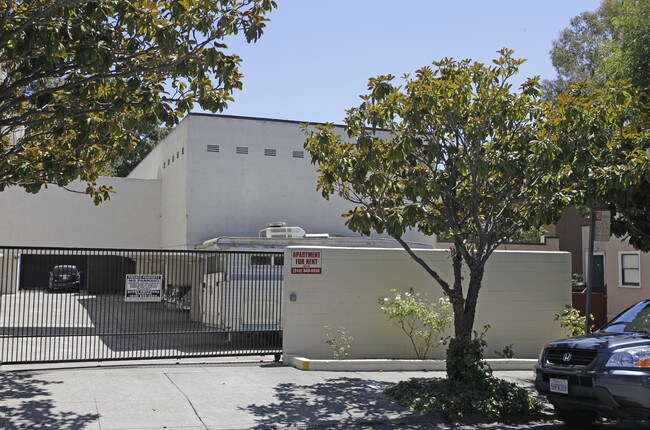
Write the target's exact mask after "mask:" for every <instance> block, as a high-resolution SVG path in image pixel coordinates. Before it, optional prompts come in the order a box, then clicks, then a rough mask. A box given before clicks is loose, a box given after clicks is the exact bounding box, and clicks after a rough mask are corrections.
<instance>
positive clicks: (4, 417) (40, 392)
mask: <svg viewBox="0 0 650 430" xmlns="http://www.w3.org/2000/svg"><path fill="white" fill-rule="evenodd" d="M61 383H62V382H58V381H45V380H40V379H37V378H35V377H34V376H33V375H32V374H30V373H22V372H20V373H19V372H15V373H3V372H0V428H2V429H5V430H9V429H14V428H57V429H62V428H69V429H79V428H84V427H85V426H86V425H88V424H89V423H93V422H97V420H98V418H99V414H77V413H75V412H66V411H64V410H61V409H60V408H59V407H57V405H56V404H55V402H54V401H53V400H52V399H51V395H52V393H51V392H50V391H49V390H48V386H49V385H54V384H61ZM80 400H86V399H80Z"/></svg>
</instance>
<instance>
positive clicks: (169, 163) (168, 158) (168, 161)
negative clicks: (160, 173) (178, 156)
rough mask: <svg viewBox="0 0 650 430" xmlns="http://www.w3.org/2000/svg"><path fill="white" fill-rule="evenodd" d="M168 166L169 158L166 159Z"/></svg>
mask: <svg viewBox="0 0 650 430" xmlns="http://www.w3.org/2000/svg"><path fill="white" fill-rule="evenodd" d="M169 164H170V163H169V158H168V159H167V165H168V166H169Z"/></svg>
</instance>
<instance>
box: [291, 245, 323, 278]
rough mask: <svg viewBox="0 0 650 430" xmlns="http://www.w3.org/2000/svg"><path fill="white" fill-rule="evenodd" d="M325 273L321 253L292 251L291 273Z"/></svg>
mask: <svg viewBox="0 0 650 430" xmlns="http://www.w3.org/2000/svg"><path fill="white" fill-rule="evenodd" d="M322 272H323V261H322V259H321V251H291V273H292V274H294V275H320V274H321V273H322Z"/></svg>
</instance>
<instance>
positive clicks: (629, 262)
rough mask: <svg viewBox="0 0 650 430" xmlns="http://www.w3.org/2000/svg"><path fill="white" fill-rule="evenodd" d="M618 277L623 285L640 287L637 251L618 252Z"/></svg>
mask: <svg viewBox="0 0 650 430" xmlns="http://www.w3.org/2000/svg"><path fill="white" fill-rule="evenodd" d="M619 255H620V261H619V264H620V268H621V272H620V277H621V286H623V287H640V286H641V271H640V265H639V253H638V252H621V253H620V254H619Z"/></svg>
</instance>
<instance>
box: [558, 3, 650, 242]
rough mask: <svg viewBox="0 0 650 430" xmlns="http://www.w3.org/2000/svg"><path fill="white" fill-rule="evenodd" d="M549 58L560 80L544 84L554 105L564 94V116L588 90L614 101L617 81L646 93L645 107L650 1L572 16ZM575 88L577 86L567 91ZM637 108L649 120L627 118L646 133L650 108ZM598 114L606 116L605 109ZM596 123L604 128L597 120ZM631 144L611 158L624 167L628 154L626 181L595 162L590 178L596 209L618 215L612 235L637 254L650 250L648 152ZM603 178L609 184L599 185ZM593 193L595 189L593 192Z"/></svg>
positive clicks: (640, 143) (649, 92)
mask: <svg viewBox="0 0 650 430" xmlns="http://www.w3.org/2000/svg"><path fill="white" fill-rule="evenodd" d="M551 59H552V61H553V65H554V66H555V68H556V70H557V72H558V76H557V78H556V79H555V80H553V81H550V82H548V85H546V87H547V88H548V91H547V95H548V99H549V100H550V99H551V98H553V97H555V96H557V94H558V93H560V92H563V91H564V92H566V94H565V95H564V96H560V98H564V100H562V99H560V100H559V103H560V112H563V111H566V110H567V109H568V110H572V111H576V110H577V109H574V107H573V106H571V104H572V103H573V102H574V101H575V99H576V97H577V98H579V99H581V100H578V108H579V109H583V108H584V104H585V103H584V100H585V99H586V97H585V96H584V93H585V92H586V91H588V90H590V88H591V91H593V89H594V88H598V89H600V90H601V92H600V94H596V95H595V98H596V99H600V100H601V101H604V97H606V96H605V95H606V94H609V96H607V97H610V98H611V97H612V94H613V89H614V88H615V87H616V85H615V84H612V82H613V81H616V80H618V79H626V80H628V81H629V82H631V83H632V84H633V85H634V86H635V88H634V89H628V90H626V91H629V92H631V93H635V92H637V93H640V94H643V95H644V97H645V100H646V103H647V101H648V100H649V98H650V0H603V1H602V3H601V4H600V7H599V8H598V9H597V10H595V11H594V12H583V13H581V14H580V15H578V16H576V17H574V18H573V19H572V20H571V22H570V26H569V27H567V28H566V29H564V30H563V31H562V32H561V33H560V36H559V38H558V39H557V40H556V41H555V42H554V43H553V49H552V50H551ZM571 83H574V84H575V83H577V84H579V85H578V86H577V87H574V88H571V89H567V87H568V86H569V85H570V84H571ZM578 89H579V90H578ZM615 91H618V92H619V93H620V92H621V91H620V86H619V90H615ZM580 94H582V95H580ZM640 94H634V97H636V98H637V99H638V96H639V95H640ZM617 97H620V95H619V96H617ZM635 103H636V105H635V106H633V113H634V114H635V115H641V117H643V116H645V119H643V118H634V119H629V117H630V116H631V115H627V116H628V120H631V121H634V122H637V123H638V122H643V121H645V129H648V126H649V125H650V108H649V107H648V105H647V104H646V106H645V107H641V108H639V107H638V102H635ZM601 104H602V103H601ZM583 110H584V109H583ZM600 110H601V112H602V108H601V109H600ZM610 116H611V115H610ZM597 122H600V123H602V121H600V120H599V119H597ZM578 128H581V129H583V130H584V128H585V127H584V126H583V127H580V125H578ZM582 136H583V137H581V139H582V140H584V136H585V134H584V133H583V135H582ZM587 136H589V133H587ZM592 140H593V139H592ZM601 141H602V140H601ZM628 141H629V142H628V143H627V144H626V146H627V150H625V149H624V151H623V152H622V154H616V153H614V152H612V153H611V154H610V158H611V156H614V157H615V158H617V160H616V161H615V165H616V166H618V167H616V168H617V169H620V168H621V166H622V165H621V162H620V161H621V160H624V159H625V157H626V156H627V154H629V155H630V166H629V167H628V168H626V169H623V170H624V172H623V173H624V174H623V177H624V179H622V180H620V181H619V180H617V178H616V174H615V172H614V174H613V175H610V176H609V179H607V175H602V174H598V173H597V171H598V170H599V163H600V164H603V165H604V164H606V161H605V160H600V159H598V158H596V161H597V162H596V163H595V164H594V165H593V169H592V170H593V171H594V172H596V173H597V174H596V175H590V177H592V178H596V179H598V181H599V183H598V184H596V187H597V188H598V189H599V193H598V197H599V199H598V200H597V201H596V203H595V204H596V205H600V206H604V207H607V208H609V209H611V210H612V211H613V212H614V213H615V216H614V217H613V219H612V231H613V233H614V234H615V235H616V236H618V237H622V238H623V237H629V239H630V243H631V244H632V245H633V246H635V247H636V248H637V249H641V250H644V251H650V197H649V196H650V178H648V169H647V166H646V165H644V163H643V162H639V156H638V155H639V154H638V153H639V152H641V151H647V140H646V141H644V140H643V139H642V138H641V139H638V140H637V141H636V144H635V145H636V146H637V148H638V149H637V151H636V152H637V154H636V155H635V154H632V153H631V150H630V142H634V140H633V139H629V138H628ZM607 149H608V147H603V148H601V150H598V149H595V150H596V151H597V152H602V151H603V150H607ZM610 152H611V151H610ZM578 154H583V155H587V158H586V159H583V160H575V161H576V162H577V163H578V164H580V165H584V164H585V163H586V162H589V161H590V160H593V159H594V157H592V156H590V155H589V154H588V152H587V151H584V150H582V151H578ZM621 155H623V156H621ZM576 158H577V157H576ZM630 167H637V168H639V170H638V172H636V173H634V174H631V172H630ZM644 169H645V170H644ZM578 170H579V171H581V172H584V170H580V169H578ZM603 176H605V180H604V181H601V179H602V177H603ZM644 176H645V178H644ZM631 177H632V178H631ZM639 177H640V178H641V179H640V180H637V178H639ZM617 182H619V184H617ZM603 184H607V185H608V186H609V188H608V189H604V188H603ZM591 189H592V190H593V187H592V188H591ZM583 191H585V190H583ZM592 204H593V202H592Z"/></svg>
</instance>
